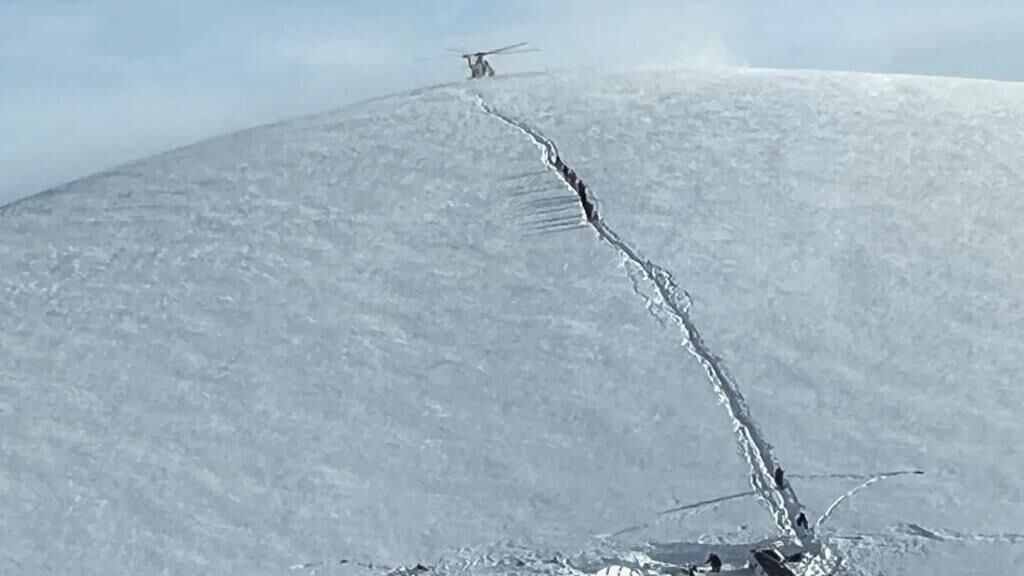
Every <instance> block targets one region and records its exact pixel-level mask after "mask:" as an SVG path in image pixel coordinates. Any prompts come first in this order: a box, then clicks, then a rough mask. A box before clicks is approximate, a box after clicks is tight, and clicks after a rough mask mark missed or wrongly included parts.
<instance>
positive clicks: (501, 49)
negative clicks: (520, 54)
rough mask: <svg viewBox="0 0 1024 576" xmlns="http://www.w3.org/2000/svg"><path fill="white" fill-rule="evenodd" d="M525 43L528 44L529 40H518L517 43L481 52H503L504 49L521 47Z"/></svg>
mask: <svg viewBox="0 0 1024 576" xmlns="http://www.w3.org/2000/svg"><path fill="white" fill-rule="evenodd" d="M527 44H529V42H520V43H519V44H510V45H508V46H505V47H502V48H495V49H494V50H488V51H486V52H484V53H483V54H485V55H486V54H497V53H499V52H504V51H506V50H512V49H515V48H521V47H523V46H526V45H527Z"/></svg>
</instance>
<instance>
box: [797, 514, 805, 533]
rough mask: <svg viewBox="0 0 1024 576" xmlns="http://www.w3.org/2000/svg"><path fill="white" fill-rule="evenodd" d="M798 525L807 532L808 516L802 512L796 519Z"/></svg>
mask: <svg viewBox="0 0 1024 576" xmlns="http://www.w3.org/2000/svg"><path fill="white" fill-rule="evenodd" d="M796 525H797V526H799V527H800V528H803V529H804V530H807V515H805V514H804V513H803V512H801V513H800V515H799V516H797V517H796Z"/></svg>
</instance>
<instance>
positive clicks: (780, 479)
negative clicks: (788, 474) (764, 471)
mask: <svg viewBox="0 0 1024 576" xmlns="http://www.w3.org/2000/svg"><path fill="white" fill-rule="evenodd" d="M783 474H784V472H783V471H782V468H781V467H779V466H776V467H775V485H776V486H778V488H779V490H782V489H783V488H785V486H786V485H785V483H784V482H783V477H782V476H783Z"/></svg>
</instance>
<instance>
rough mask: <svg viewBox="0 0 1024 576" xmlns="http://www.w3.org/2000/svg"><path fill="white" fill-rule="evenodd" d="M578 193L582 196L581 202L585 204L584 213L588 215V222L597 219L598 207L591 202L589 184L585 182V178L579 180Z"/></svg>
mask: <svg viewBox="0 0 1024 576" xmlns="http://www.w3.org/2000/svg"><path fill="white" fill-rule="evenodd" d="M576 193H577V194H579V196H580V204H583V213H584V214H586V215H587V222H593V221H594V220H595V219H597V209H596V208H594V205H593V204H591V203H590V199H589V198H587V185H586V184H584V183H583V180H580V181H579V185H578V186H577V187H576Z"/></svg>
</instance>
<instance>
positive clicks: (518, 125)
mask: <svg viewBox="0 0 1024 576" xmlns="http://www.w3.org/2000/svg"><path fill="white" fill-rule="evenodd" d="M476 102H477V105H478V106H479V107H480V109H481V110H483V112H484V113H486V114H488V115H490V116H492V117H494V118H496V119H498V120H500V121H501V122H503V123H505V124H507V125H509V126H511V127H513V128H515V129H517V130H519V131H520V132H522V133H523V134H525V135H526V136H527V137H529V138H530V139H531V140H532V141H533V143H534V144H535V145H536V146H537V147H538V148H539V149H540V151H541V162H543V164H544V165H545V166H546V167H547V168H548V169H549V170H551V171H552V172H554V173H555V175H556V176H557V177H558V178H559V179H560V180H561V181H562V182H563V183H564V184H565V185H566V186H569V187H570V189H572V186H571V185H570V183H569V182H568V181H567V180H566V179H565V176H564V175H563V174H562V173H561V172H560V171H559V170H558V169H557V168H556V158H559V154H558V148H557V146H555V143H554V142H553V141H552V140H551V139H549V138H547V137H546V136H544V135H543V134H541V133H540V132H538V131H537V130H536V129H534V128H532V127H530V126H529V125H527V124H526V123H524V122H522V121H520V120H516V119H514V118H512V117H510V116H507V115H505V114H503V113H501V112H499V111H497V110H495V109H494V108H493V107H492V106H490V105H489V104H488V103H487V102H486V101H485V100H484V98H483V96H481V95H479V94H477V95H476ZM581 200H582V198H581ZM580 209H581V211H582V209H583V206H582V204H581V206H580ZM587 221H588V223H589V224H590V225H591V227H593V228H594V230H595V231H596V232H597V233H598V235H599V236H600V237H601V239H602V240H604V241H605V242H607V243H608V244H610V245H611V246H612V247H613V248H615V249H616V250H617V251H618V252H619V254H620V255H621V256H622V257H623V258H624V260H625V263H626V265H627V270H628V269H629V268H628V267H632V268H633V269H634V270H636V271H638V272H639V274H640V278H635V277H633V276H632V275H631V279H633V280H634V290H635V291H636V292H637V293H638V294H639V295H640V296H642V297H643V298H644V299H645V300H646V301H647V305H648V309H650V310H652V312H653V311H654V310H656V309H659V308H660V309H662V310H664V311H665V312H666V313H667V314H668V316H669V320H671V321H672V322H674V323H675V324H676V325H677V327H678V328H679V331H680V333H681V335H682V337H683V342H682V343H683V346H684V347H685V348H686V349H687V350H688V351H689V352H690V353H691V354H692V355H693V356H694V357H696V358H697V360H698V361H699V362H700V363H701V366H702V367H703V368H704V372H705V373H706V374H707V376H708V380H709V381H710V383H711V385H712V387H713V388H714V390H715V393H716V394H717V395H718V397H719V400H720V401H721V403H722V404H723V405H724V406H725V407H726V409H727V410H728V413H729V418H730V419H731V421H732V424H733V430H734V432H735V434H736V441H737V446H738V447H739V450H740V453H741V454H742V455H743V458H744V460H746V462H747V465H748V466H749V468H750V485H751V487H752V488H753V490H754V492H755V493H756V494H757V496H758V498H759V499H760V500H761V501H762V502H764V503H765V504H766V505H767V506H768V509H769V511H770V512H771V514H772V518H773V520H774V522H775V525H776V526H777V527H778V529H779V530H780V531H782V532H783V533H784V534H786V535H788V536H790V537H793V538H797V539H800V536H801V535H804V536H810V537H811V538H812V539H813V538H814V534H813V532H810V531H806V533H805V534H798V533H797V527H796V526H795V520H796V517H797V515H799V514H800V512H801V511H802V509H803V506H802V505H801V504H800V500H799V499H798V498H797V495H796V493H795V492H794V491H793V489H792V485H790V484H788V483H787V484H786V485H785V486H784V487H783V488H782V489H780V488H779V487H777V486H776V484H775V480H774V477H773V472H774V470H775V468H776V466H777V465H778V463H777V461H776V459H775V456H774V454H773V450H772V445H771V444H770V443H769V442H768V440H767V439H765V437H764V435H763V434H762V433H761V430H760V428H759V427H758V426H757V423H756V422H755V421H754V418H753V417H752V416H751V415H750V410H749V408H748V407H747V403H746V400H745V399H744V398H743V394H742V393H741V392H740V390H739V387H738V386H737V385H736V383H735V382H734V381H733V379H732V378H731V377H730V376H729V374H728V372H727V371H726V369H725V366H724V364H723V362H722V359H721V358H719V357H718V356H716V355H715V354H714V353H713V352H712V351H711V350H710V349H709V348H708V346H707V345H706V344H705V343H704V339H703V338H702V337H701V334H700V332H699V331H698V329H697V327H696V325H695V324H694V322H693V319H692V318H691V317H690V304H691V302H692V300H691V298H690V296H689V294H687V293H686V292H685V291H683V290H680V289H679V287H678V285H677V284H676V282H675V280H674V279H673V278H672V275H671V274H670V273H669V272H668V271H667V270H665V269H664V268H661V267H660V266H658V265H657V264H655V263H653V262H651V261H650V260H647V259H645V258H643V257H642V256H641V255H640V254H639V252H637V250H636V249H634V248H633V247H632V246H630V245H629V243H627V242H626V241H625V240H623V239H622V238H620V237H619V235H618V234H616V233H615V231H614V230H612V229H611V228H610V227H609V226H608V225H607V224H606V223H605V222H604V220H603V219H602V218H601V216H600V212H599V211H598V210H594V212H593V215H592V217H590V218H588V219H587ZM642 282H646V283H647V284H648V288H650V289H652V291H653V293H654V296H655V297H654V298H651V297H650V296H648V295H647V294H645V293H644V292H643V290H642V288H641V283H642ZM801 532H805V531H803V530H801Z"/></svg>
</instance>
